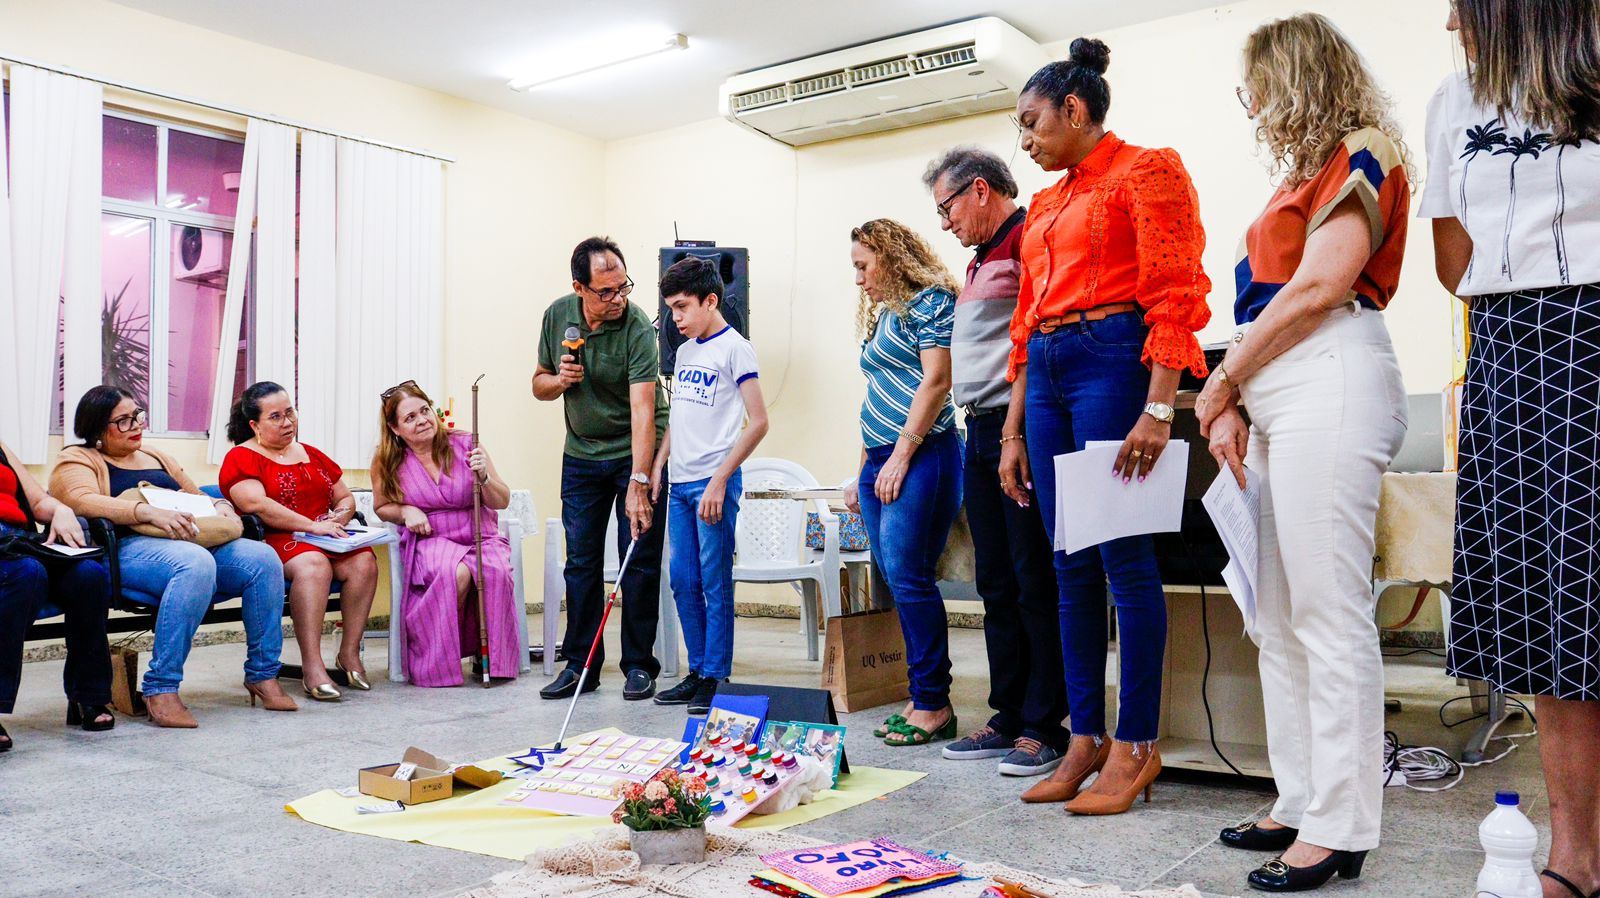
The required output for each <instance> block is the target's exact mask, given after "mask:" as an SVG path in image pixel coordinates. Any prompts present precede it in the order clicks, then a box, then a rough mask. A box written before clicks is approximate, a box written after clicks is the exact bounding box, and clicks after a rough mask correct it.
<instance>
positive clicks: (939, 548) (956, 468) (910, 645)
mask: <svg viewBox="0 0 1600 898" xmlns="http://www.w3.org/2000/svg"><path fill="white" fill-rule="evenodd" d="M893 453H894V446H877V447H874V448H871V449H868V450H867V463H866V464H864V465H862V466H861V481H860V501H861V520H862V522H863V523H864V524H866V527H867V540H868V542H870V543H871V545H872V560H873V561H875V562H877V565H878V568H879V569H880V570H881V571H883V578H884V580H885V581H887V582H888V584H889V592H890V594H891V595H893V596H894V604H895V609H896V610H897V611H898V612H899V613H900V630H901V632H902V633H903V634H904V635H905V640H906V673H907V679H909V680H910V681H911V702H912V705H913V706H914V707H915V708H916V709H917V710H919V711H938V710H941V709H943V708H945V707H948V706H949V704H950V632H949V630H948V629H947V626H948V621H946V619H945V615H944V596H942V595H940V594H939V584H938V574H937V571H936V568H937V567H938V565H939V556H940V554H942V553H943V552H944V544H945V542H946V541H947V540H948V539H949V538H950V525H951V524H954V523H955V520H956V512H958V511H960V510H961V438H960V437H959V436H957V435H956V432H955V431H954V430H947V431H945V432H944V433H941V434H939V435H937V436H930V437H928V438H927V439H926V441H925V442H924V443H923V444H922V446H921V447H919V448H918V449H917V452H916V454H915V455H913V456H911V464H910V466H909V467H908V469H907V470H906V475H905V479H904V480H903V481H902V482H901V484H900V495H899V497H897V498H896V499H895V500H894V501H893V502H890V503H888V504H884V503H883V502H880V501H879V500H878V497H877V494H875V493H874V492H873V491H872V486H873V484H874V483H875V482H876V481H877V479H878V472H879V471H880V470H882V468H883V465H884V463H885V462H887V461H888V460H889V456H890V455H892V454H893Z"/></svg>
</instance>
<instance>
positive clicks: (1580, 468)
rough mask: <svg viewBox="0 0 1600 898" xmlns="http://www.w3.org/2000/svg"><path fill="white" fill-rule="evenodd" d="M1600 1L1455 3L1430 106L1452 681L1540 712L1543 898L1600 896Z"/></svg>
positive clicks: (1430, 203) (1427, 204)
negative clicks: (1459, 343)
mask: <svg viewBox="0 0 1600 898" xmlns="http://www.w3.org/2000/svg"><path fill="white" fill-rule="evenodd" d="M1597 20H1600V3H1597V2H1596V0H1544V2H1541V3H1518V2H1513V0H1456V2H1455V3H1454V4H1453V6H1452V11H1451V14H1450V22H1449V25H1448V27H1449V28H1450V30H1452V31H1456V32H1458V34H1459V36H1460V38H1461V43H1462V46H1463V47H1464V48H1465V50H1466V53H1467V59H1468V63H1469V65H1468V69H1467V72H1466V73H1465V74H1458V75H1454V76H1451V77H1450V78H1447V79H1445V82H1444V84H1443V85H1442V86H1440V88H1439V91H1438V93H1436V94H1435V95H1434V97H1433V101H1432V102H1431V103H1430V105H1429V107H1428V180H1427V185H1426V189H1425V190H1424V192H1423V195H1422V201H1421V215H1422V217H1424V218H1431V219H1433V220H1434V221H1433V232H1434V246H1435V253H1436V258H1437V267H1438V272H1439V279H1440V281H1441V282H1442V283H1443V284H1444V285H1445V287H1446V288H1447V289H1450V290H1452V291H1453V292H1454V293H1456V295H1458V296H1460V297H1462V299H1463V300H1465V301H1466V302H1467V304H1468V306H1469V308H1470V310H1471V312H1470V319H1471V326H1470V332H1471V335H1472V343H1471V350H1470V352H1471V354H1470V357H1469V359H1468V362H1467V381H1466V391H1465V394H1464V398H1463V402H1462V410H1461V434H1460V441H1459V457H1460V474H1459V482H1458V487H1457V509H1456V546H1455V572H1454V583H1453V584H1452V589H1451V592H1452V595H1453V600H1454V601H1453V607H1452V612H1451V621H1450V653H1449V671H1450V673H1451V674H1454V675H1456V676H1462V677H1469V678H1471V679H1476V680H1487V681H1489V682H1491V683H1493V684H1495V685H1497V686H1499V687H1500V688H1502V689H1504V690H1506V691H1507V692H1511V693H1515V694H1524V695H1536V696H1538V697H1539V701H1538V713H1539V727H1540V732H1541V740H1540V748H1541V752H1542V757H1543V761H1544V773H1545V782H1546V786H1547V788H1548V790H1549V794H1550V823H1551V847H1550V862H1549V867H1550V869H1549V870H1547V871H1545V874H1544V875H1545V877H1546V878H1545V880H1544V894H1545V896H1546V898H1570V896H1577V898H1588V896H1589V895H1590V894H1592V893H1594V892H1595V891H1596V889H1597V888H1600V577H1597V576H1596V575H1597V574H1600V142H1597V140H1600V62H1597V60H1600V21H1597Z"/></svg>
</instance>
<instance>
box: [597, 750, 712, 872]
mask: <svg viewBox="0 0 1600 898" xmlns="http://www.w3.org/2000/svg"><path fill="white" fill-rule="evenodd" d="M710 815H711V799H710V797H709V796H708V795H707V794H706V781H705V779H704V778H702V777H699V776H683V775H681V774H679V773H678V772H677V771H675V770H663V771H661V772H660V773H658V774H656V776H655V777H654V778H653V779H651V780H650V781H649V782H647V783H631V784H629V785H628V786H627V787H626V788H625V789H623V791H622V805H621V806H620V807H618V808H617V809H616V811H614V812H612V814H611V820H612V822H614V823H621V824H622V825H624V826H626V827H627V828H628V845H629V847H630V848H632V849H633V850H634V853H636V854H638V855H639V863H641V864H689V863H699V862H701V861H704V860H705V859H706V818H707V817H709V816H710Z"/></svg>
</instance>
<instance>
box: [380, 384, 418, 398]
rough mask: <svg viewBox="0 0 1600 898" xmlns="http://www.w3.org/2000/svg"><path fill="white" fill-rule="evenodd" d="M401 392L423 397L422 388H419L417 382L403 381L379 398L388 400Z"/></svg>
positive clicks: (385, 391)
mask: <svg viewBox="0 0 1600 898" xmlns="http://www.w3.org/2000/svg"><path fill="white" fill-rule="evenodd" d="M400 392H406V393H410V394H411V395H413V396H421V395H422V388H421V387H419V386H417V382H416V381H414V380H403V381H401V382H399V383H397V384H395V385H394V386H392V387H390V388H389V389H387V390H384V391H383V392H382V393H380V394H378V398H379V399H382V400H388V398H389V397H390V396H393V395H394V394H396V393H400Z"/></svg>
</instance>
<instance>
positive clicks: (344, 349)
mask: <svg viewBox="0 0 1600 898" xmlns="http://www.w3.org/2000/svg"><path fill="white" fill-rule="evenodd" d="M443 200H444V173H443V168H442V164H441V163H440V162H439V161H438V160H436V159H428V158H424V157H422V156H417V155H414V154H411V153H405V152H401V151H398V150H390V149H385V148H383V147H376V146H372V145H371V144H364V143H359V142H356V141H351V140H344V139H340V140H339V146H338V201H337V220H338V224H337V233H338V237H337V248H336V268H337V282H338V286H337V301H336V307H335V313H334V316H335V322H336V327H335V333H336V334H337V339H338V351H337V352H336V353H335V354H334V381H333V383H334V390H333V393H334V415H335V424H334V430H333V439H332V440H331V441H329V442H328V444H327V445H325V446H323V449H324V451H327V452H328V454H329V455H330V456H332V458H333V460H334V461H336V462H338V463H339V464H340V465H341V466H343V467H346V468H366V467H367V466H368V465H369V464H370V463H371V460H372V452H373V449H374V448H375V447H376V446H377V441H378V435H379V421H378V397H379V394H380V393H382V392H383V390H385V389H387V388H388V387H390V386H393V385H394V384H396V383H398V382H400V381H403V380H408V379H409V380H415V381H416V382H417V383H418V384H420V385H421V386H422V388H423V389H424V390H426V391H427V392H428V393H429V395H430V396H432V397H433V398H434V399H435V400H436V401H443V394H444V393H445V388H444V385H443V383H442V382H441V377H442V367H441V359H440V356H441V344H442V342H443V336H444V335H443V304H444V278H443V251H444V231H443ZM309 394H310V391H307V395H309Z"/></svg>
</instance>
